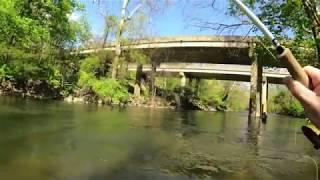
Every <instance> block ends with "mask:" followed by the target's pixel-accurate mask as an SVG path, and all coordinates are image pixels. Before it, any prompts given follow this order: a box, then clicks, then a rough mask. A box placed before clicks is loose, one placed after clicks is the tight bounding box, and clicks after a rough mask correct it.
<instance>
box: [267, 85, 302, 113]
mask: <svg viewBox="0 0 320 180" xmlns="http://www.w3.org/2000/svg"><path fill="white" fill-rule="evenodd" d="M273 103H274V109H273V111H274V112H276V113H282V114H287V115H292V116H297V117H303V116H304V109H303V107H302V105H301V104H300V103H299V102H298V101H297V100H296V99H295V98H294V97H293V96H292V95H291V94H290V93H289V92H288V91H280V92H279V93H278V94H277V95H276V96H274V97H273Z"/></svg>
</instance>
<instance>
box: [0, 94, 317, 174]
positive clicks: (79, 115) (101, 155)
mask: <svg viewBox="0 0 320 180" xmlns="http://www.w3.org/2000/svg"><path fill="white" fill-rule="evenodd" d="M301 124H303V120H302V119H294V118H291V117H287V116H278V115H271V116H270V117H269V119H268V121H267V123H266V124H263V123H260V122H259V121H252V122H251V123H248V120H247V113H246V112H243V113H234V112H228V113H219V112H201V111H174V110H167V109H146V108H126V109H119V108H113V109H112V108H107V107H98V106H94V105H80V104H66V103H62V102H51V101H49V102H40V101H31V100H23V99H16V98H9V97H1V98H0V179H4V180H7V179H8V180H14V179H19V180H20V179H21V180H28V179H32V180H45V179H67V180H69V179H70V180H73V179H75V180H87V179H88V180H89V179H90V180H96V179H97V180H99V179H111V180H112V179H121V180H122V179H134V180H144V179H152V180H160V179H169V180H171V179H177V180H188V179H288V180H289V179H290V180H292V179H316V167H315V164H314V162H313V159H314V160H315V161H316V162H318V161H319V153H318V152H316V151H315V150H314V149H313V147H312V146H311V144H310V143H309V142H308V141H307V140H306V139H305V137H304V136H303V134H302V133H301V132H300V126H301Z"/></svg>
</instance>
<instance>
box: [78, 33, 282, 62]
mask: <svg viewBox="0 0 320 180" xmlns="http://www.w3.org/2000/svg"><path fill="white" fill-rule="evenodd" d="M254 43H256V38H253V37H242V36H179V37H160V38H150V39H142V40H133V41H131V42H130V44H124V45H123V46H122V50H123V52H124V53H126V52H127V51H128V50H129V49H130V50H138V51H142V52H144V53H146V54H147V55H149V56H150V57H151V60H152V61H155V62H158V63H161V62H186V63H212V64H242V65H250V64H251V59H250V57H249V51H250V48H251V47H253V45H254ZM101 50H105V51H114V50H115V48H114V44H113V43H111V44H108V45H107V47H106V48H104V49H86V50H81V51H80V54H91V53H95V52H99V51H101ZM263 61H264V64H265V65H269V64H270V66H271V65H272V66H281V65H280V64H279V63H278V62H277V61H274V60H273V59H272V58H270V59H263Z"/></svg>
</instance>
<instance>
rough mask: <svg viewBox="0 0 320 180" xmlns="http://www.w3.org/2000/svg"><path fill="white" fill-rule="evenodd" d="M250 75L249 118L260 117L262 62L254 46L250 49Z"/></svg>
mask: <svg viewBox="0 0 320 180" xmlns="http://www.w3.org/2000/svg"><path fill="white" fill-rule="evenodd" d="M250 57H251V59H252V64H251V77H250V101H249V118H250V119H252V118H257V117H260V114H261V92H262V62H261V60H259V59H258V57H257V54H256V53H255V51H254V47H252V48H251V49H250Z"/></svg>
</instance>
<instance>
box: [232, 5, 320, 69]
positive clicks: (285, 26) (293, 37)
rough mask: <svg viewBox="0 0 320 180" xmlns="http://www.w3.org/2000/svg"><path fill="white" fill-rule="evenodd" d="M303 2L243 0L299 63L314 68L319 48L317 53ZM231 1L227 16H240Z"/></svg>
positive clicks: (309, 20) (310, 24) (310, 23)
mask: <svg viewBox="0 0 320 180" xmlns="http://www.w3.org/2000/svg"><path fill="white" fill-rule="evenodd" d="M303 1H304V0H290V1H282V0H275V1H264V0H245V1H244V3H246V4H247V5H249V6H250V7H251V9H253V10H254V11H255V13H256V14H257V15H258V16H259V18H260V19H261V20H262V21H263V22H264V24H266V25H267V26H268V28H269V29H270V30H271V31H272V32H273V33H274V34H275V35H276V36H277V37H278V38H279V39H281V41H282V43H283V44H285V45H286V46H287V47H289V48H290V49H291V50H292V51H293V53H294V54H295V56H296V57H297V59H298V60H299V62H300V63H302V64H304V65H307V64H311V65H317V64H318V63H319V62H318V61H319V60H320V59H318V58H319V56H318V57H317V55H316V54H317V51H320V49H318V50H317V47H316V39H314V37H313V32H312V29H313V26H314V25H312V19H310V17H308V15H307V13H306V10H305V7H304V5H303ZM230 2H231V7H230V9H229V10H230V11H229V13H230V14H231V15H234V16H240V15H243V13H241V12H240V10H239V9H238V8H237V7H236V6H235V5H234V3H233V2H232V1H230ZM313 2H314V3H315V2H316V1H313ZM310 3H311V1H310ZM317 3H319V2H317ZM314 11H316V9H314ZM318 11H319V10H318ZM311 13H317V12H311ZM318 13H319V12H318ZM268 44H269V43H268Z"/></svg>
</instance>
